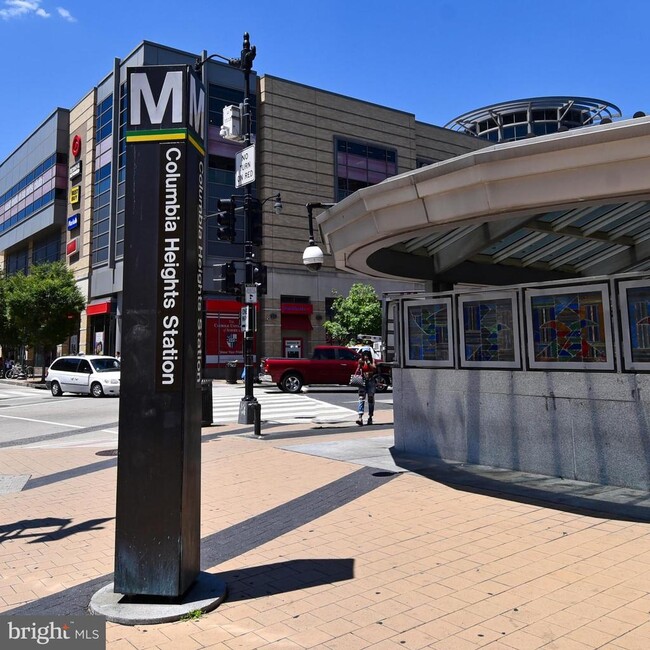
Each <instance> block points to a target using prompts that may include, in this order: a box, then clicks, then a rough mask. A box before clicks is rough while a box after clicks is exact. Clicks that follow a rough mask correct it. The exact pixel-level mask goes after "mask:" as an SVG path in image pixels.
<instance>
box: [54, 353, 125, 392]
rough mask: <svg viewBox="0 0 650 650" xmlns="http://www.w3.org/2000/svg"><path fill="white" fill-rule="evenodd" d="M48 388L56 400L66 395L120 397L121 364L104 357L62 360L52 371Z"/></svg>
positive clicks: (58, 361)
mask: <svg viewBox="0 0 650 650" xmlns="http://www.w3.org/2000/svg"><path fill="white" fill-rule="evenodd" d="M45 385H46V386H47V387H48V388H49V389H50V390H51V391H52V395H54V397H58V396H59V395H62V394H63V393H83V394H86V395H87V394H90V395H92V396H93V397H103V396H104V395H119V394H120V360H119V359H116V358H115V357H107V356H104V355H88V356H69V357H59V358H58V359H56V360H55V361H54V363H53V364H52V365H51V366H50V367H49V368H48V370H47V375H46V376H45Z"/></svg>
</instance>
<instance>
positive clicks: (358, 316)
mask: <svg viewBox="0 0 650 650" xmlns="http://www.w3.org/2000/svg"><path fill="white" fill-rule="evenodd" d="M332 309H333V310H334V317H333V318H332V320H328V321H325V322H324V323H323V327H324V328H325V331H326V332H327V333H328V334H329V336H330V337H331V339H332V340H333V341H335V342H336V343H339V344H345V343H347V342H349V341H350V340H352V339H355V338H356V336H357V335H358V334H371V335H379V334H381V301H380V300H379V298H378V297H377V293H376V291H375V288H374V287H373V286H372V285H370V284H363V283H362V282H355V283H354V284H353V285H352V286H351V287H350V292H349V293H348V295H347V297H343V296H337V298H336V299H335V300H334V304H333V305H332Z"/></svg>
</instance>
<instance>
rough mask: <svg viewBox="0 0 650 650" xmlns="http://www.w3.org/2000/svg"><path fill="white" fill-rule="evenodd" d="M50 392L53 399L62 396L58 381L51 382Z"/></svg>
mask: <svg viewBox="0 0 650 650" xmlns="http://www.w3.org/2000/svg"><path fill="white" fill-rule="evenodd" d="M50 391H51V392H52V395H54V397H59V396H61V395H63V391H62V390H61V386H59V382H58V381H53V382H52V385H51V386H50Z"/></svg>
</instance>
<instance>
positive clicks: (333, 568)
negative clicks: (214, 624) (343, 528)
mask: <svg viewBox="0 0 650 650" xmlns="http://www.w3.org/2000/svg"><path fill="white" fill-rule="evenodd" d="M215 575H217V576H218V577H219V579H220V580H223V581H224V582H225V583H226V584H227V585H228V597H227V599H226V600H227V601H228V602H230V603H232V602H236V601H238V600H246V599H250V598H260V597H262V596H273V595H276V594H283V593H287V592H289V591H298V590H300V589H309V588H310V587H318V586H320V585H326V584H331V583H334V582H342V581H344V580H352V578H354V560H353V559H351V558H345V559H331V560H330V559H311V560H287V561H286V562H277V563H274V564H265V565H261V566H254V567H247V568H245V569H233V570H232V571H225V572H219V571H217V572H215Z"/></svg>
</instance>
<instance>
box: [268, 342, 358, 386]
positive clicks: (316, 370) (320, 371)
mask: <svg viewBox="0 0 650 650" xmlns="http://www.w3.org/2000/svg"><path fill="white" fill-rule="evenodd" d="M358 358H359V356H358V355H357V353H356V352H355V351H354V350H351V349H350V348H347V347H345V346H341V345H318V346H316V347H315V348H314V352H313V354H312V356H311V357H310V358H299V359H292V358H288V357H269V358H267V359H264V360H263V361H262V372H261V374H260V380H261V381H262V382H273V383H274V384H276V385H277V386H278V388H280V389H281V390H283V391H284V392H285V393H298V392H300V389H301V388H302V387H303V386H305V385H314V384H345V385H347V384H348V383H349V382H350V375H352V374H354V371H355V370H356V368H357V360H358Z"/></svg>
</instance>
